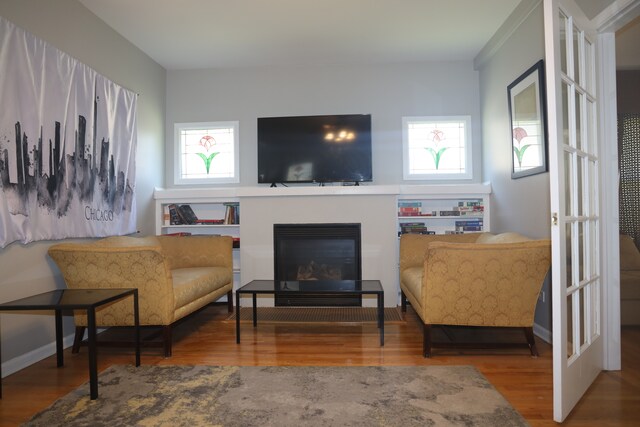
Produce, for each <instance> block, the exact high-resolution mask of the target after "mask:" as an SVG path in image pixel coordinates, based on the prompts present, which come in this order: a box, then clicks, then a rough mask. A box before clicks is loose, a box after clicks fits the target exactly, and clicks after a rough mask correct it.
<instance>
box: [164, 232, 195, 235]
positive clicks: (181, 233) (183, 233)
mask: <svg viewBox="0 0 640 427" xmlns="http://www.w3.org/2000/svg"><path fill="white" fill-rule="evenodd" d="M163 236H191V233H189V232H187V231H181V232H179V233H167V234H163Z"/></svg>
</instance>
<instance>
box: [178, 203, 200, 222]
mask: <svg viewBox="0 0 640 427" xmlns="http://www.w3.org/2000/svg"><path fill="white" fill-rule="evenodd" d="M178 215H180V218H181V219H182V223H183V224H195V223H196V221H197V220H198V217H197V216H196V214H195V212H194V211H193V209H191V205H180V206H178Z"/></svg>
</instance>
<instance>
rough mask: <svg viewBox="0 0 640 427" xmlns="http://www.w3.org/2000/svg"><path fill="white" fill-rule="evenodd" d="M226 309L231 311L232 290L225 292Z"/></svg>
mask: <svg viewBox="0 0 640 427" xmlns="http://www.w3.org/2000/svg"><path fill="white" fill-rule="evenodd" d="M227 310H228V311H229V313H233V291H229V292H227Z"/></svg>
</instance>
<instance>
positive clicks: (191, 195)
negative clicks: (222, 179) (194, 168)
mask: <svg viewBox="0 0 640 427" xmlns="http://www.w3.org/2000/svg"><path fill="white" fill-rule="evenodd" d="M482 194H491V184H490V183H484V184H480V183H471V184H441V185H439V184H429V185H349V186H343V185H332V186H324V187H320V186H291V187H275V188H271V187H266V186H265V187H218V188H210V187H209V188H204V187H203V188H193V187H192V188H169V189H163V188H156V189H155V191H154V193H153V197H154V199H156V200H159V201H161V200H168V199H170V200H189V201H196V200H203V201H206V200H212V199H220V198H227V199H229V198H231V199H241V198H243V197H295V196H372V195H373V196H375V195H397V196H400V197H402V196H404V195H421V196H429V195H433V196H438V197H447V198H448V197H451V198H455V197H461V196H464V195H482Z"/></svg>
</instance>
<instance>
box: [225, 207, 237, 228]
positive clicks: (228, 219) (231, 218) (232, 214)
mask: <svg viewBox="0 0 640 427" xmlns="http://www.w3.org/2000/svg"><path fill="white" fill-rule="evenodd" d="M224 205H225V214H224V223H225V224H240V203H238V202H228V203H224Z"/></svg>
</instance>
